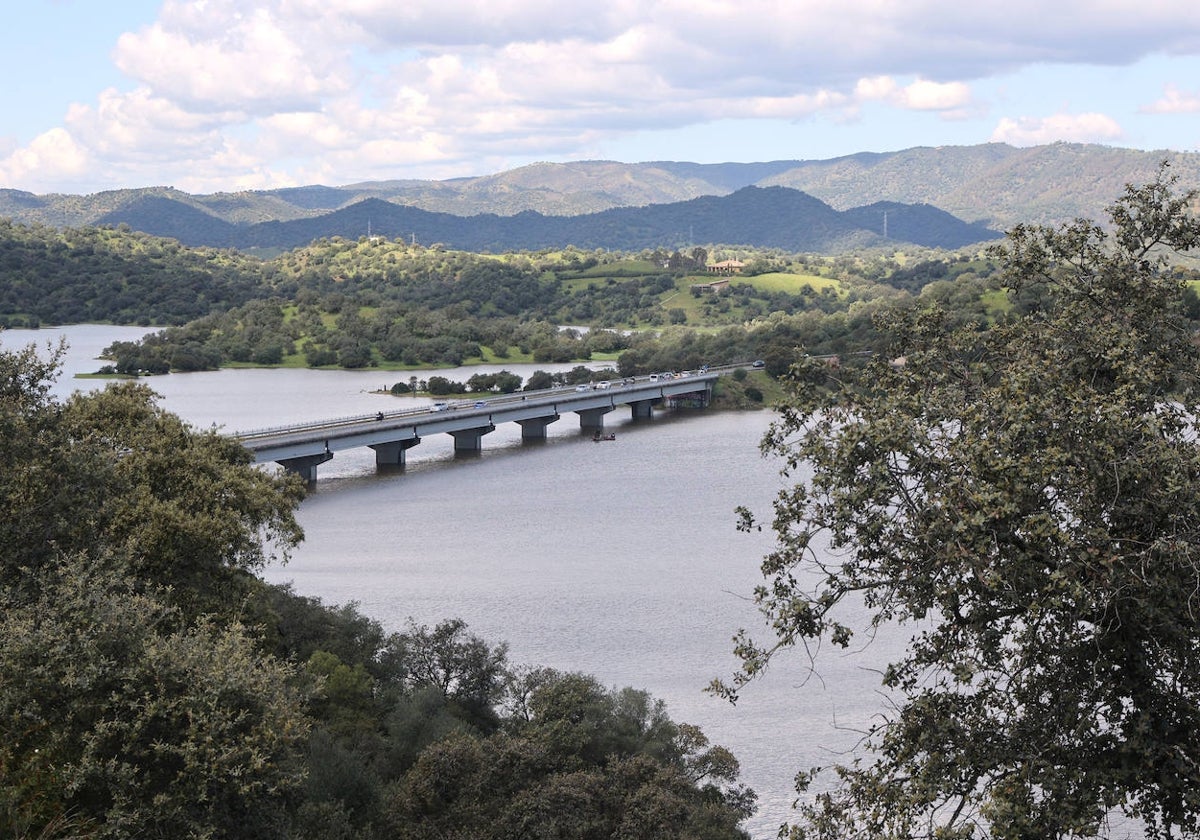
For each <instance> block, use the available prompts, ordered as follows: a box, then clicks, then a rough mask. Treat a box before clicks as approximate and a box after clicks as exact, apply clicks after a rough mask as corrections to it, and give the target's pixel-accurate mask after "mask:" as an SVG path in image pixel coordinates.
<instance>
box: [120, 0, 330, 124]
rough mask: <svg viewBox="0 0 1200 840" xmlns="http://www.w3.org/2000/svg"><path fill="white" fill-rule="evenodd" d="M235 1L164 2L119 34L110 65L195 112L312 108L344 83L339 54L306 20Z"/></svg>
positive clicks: (157, 93) (265, 111)
mask: <svg viewBox="0 0 1200 840" xmlns="http://www.w3.org/2000/svg"><path fill="white" fill-rule="evenodd" d="M217 6H220V7H221V8H215V7H217ZM239 6H240V4H236V3H229V2H223V3H220V4H218V3H215V2H212V3H207V4H203V5H202V8H201V4H196V3H191V4H182V3H168V4H166V7H165V11H164V16H163V18H162V19H160V20H159V21H158V22H157V23H155V24H154V25H152V26H150V27H147V28H145V29H142V30H140V31H139V32H136V33H126V34H125V35H122V36H121V38H120V39H119V40H118V42H117V47H116V50H115V52H114V60H115V62H116V64H117V67H118V68H119V69H120V70H121V71H122V72H124V73H126V74H127V75H129V76H131V77H132V78H134V79H136V80H138V81H139V82H140V83H141V84H143V85H144V86H146V87H148V88H149V89H150V90H152V91H153V92H154V93H155V94H156V95H158V96H162V97H167V98H170V99H173V100H175V101H178V102H179V103H181V105H185V106H186V107H189V108H191V109H194V110H199V111H204V110H216V111H222V110H229V109H231V108H242V109H248V110H252V111H258V112H262V113H270V112H271V111H274V110H286V109H291V108H305V107H315V106H318V105H319V104H320V102H321V98H322V97H323V96H327V95H335V94H339V93H344V92H345V91H346V90H347V89H348V88H349V87H350V79H349V76H348V75H347V73H346V70H347V69H348V68H347V67H346V65H345V58H344V56H342V55H340V54H339V53H338V51H337V50H336V49H331V48H330V46H329V44H328V42H326V43H325V45H324V47H323V46H322V43H321V39H320V38H318V37H317V35H318V33H316V32H314V31H313V29H312V27H311V25H310V23H309V22H308V21H303V20H301V21H297V20H295V19H290V18H287V17H281V16H280V15H279V14H276V13H273V12H272V11H271V10H270V9H267V8H257V9H255V10H253V11H251V12H250V13H248V14H244V13H242V12H241V11H240V10H239ZM284 8H286V7H284ZM198 11H203V12H204V14H202V15H201V14H193V13H194V12H198ZM280 11H283V9H282V8H281V9H280Z"/></svg>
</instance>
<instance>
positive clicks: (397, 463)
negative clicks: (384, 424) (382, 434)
mask: <svg viewBox="0 0 1200 840" xmlns="http://www.w3.org/2000/svg"><path fill="white" fill-rule="evenodd" d="M420 442H421V439H420V438H419V437H412V438H408V439H406V440H393V441H388V442H387V443H373V444H371V448H372V449H374V450H375V466H376V467H400V468H401V469H403V468H404V453H405V452H407V451H408V450H410V449H412V448H413V447H414V446H416V445H417V444H418V443H420Z"/></svg>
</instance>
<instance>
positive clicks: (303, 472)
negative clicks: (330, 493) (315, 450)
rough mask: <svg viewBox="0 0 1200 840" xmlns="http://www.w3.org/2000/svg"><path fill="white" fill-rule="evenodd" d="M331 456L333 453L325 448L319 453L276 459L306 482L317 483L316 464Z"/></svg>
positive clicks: (322, 462) (329, 458)
mask: <svg viewBox="0 0 1200 840" xmlns="http://www.w3.org/2000/svg"><path fill="white" fill-rule="evenodd" d="M332 458H333V453H332V452H330V451H329V450H328V449H326V450H325V451H324V452H322V453H321V454H319V455H303V456H301V457H299V458H284V459H283V460H281V461H276V462H275V463H277V464H279V465H280V466H281V467H283V468H284V469H285V470H290V471H291V472H294V473H296V474H297V475H298V476H300V477H301V478H302V479H304V480H305V482H307V483H308V484H316V483H317V466H318V465H319V464H324V463H325V462H326V461H328V460H331V459H332Z"/></svg>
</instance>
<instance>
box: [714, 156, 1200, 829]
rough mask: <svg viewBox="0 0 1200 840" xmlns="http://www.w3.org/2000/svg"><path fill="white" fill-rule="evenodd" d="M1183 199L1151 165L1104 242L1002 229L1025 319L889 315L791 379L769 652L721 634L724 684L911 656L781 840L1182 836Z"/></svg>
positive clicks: (1187, 525)
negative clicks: (846, 351) (867, 346)
mask: <svg viewBox="0 0 1200 840" xmlns="http://www.w3.org/2000/svg"><path fill="white" fill-rule="evenodd" d="M1194 199H1195V194H1194V193H1192V192H1187V193H1182V194H1180V193H1178V192H1177V191H1176V188H1175V182H1174V180H1173V179H1172V178H1170V177H1169V174H1168V173H1167V171H1166V169H1165V167H1164V169H1163V170H1162V171H1161V172H1160V176H1159V178H1158V179H1157V180H1155V181H1154V182H1153V183H1150V184H1147V185H1144V186H1140V187H1129V188H1127V190H1126V192H1125V194H1124V195H1123V196H1122V197H1121V198H1120V199H1119V200H1118V201H1117V202H1115V203H1114V204H1113V206H1112V207H1111V208H1110V217H1111V225H1110V226H1108V227H1107V228H1105V227H1101V226H1099V225H1096V224H1094V223H1091V222H1088V221H1083V220H1081V221H1078V222H1076V223H1073V224H1070V225H1066V226H1063V227H1061V228H1058V229H1049V228H1044V227H1027V226H1021V227H1018V228H1016V229H1014V230H1013V231H1012V232H1011V233H1010V234H1009V236H1008V239H1007V242H1006V243H1005V244H1004V245H1003V246H1001V247H1000V249H999V250H998V251H997V252H996V254H995V256H996V257H997V258H998V259H999V260H1000V261H1001V263H1002V265H1003V268H1004V276H1005V281H1006V285H1007V287H1008V288H1009V290H1010V292H1011V293H1012V294H1013V295H1025V296H1026V298H1027V299H1028V300H1030V301H1033V302H1034V303H1033V305H1031V306H1029V307H1028V309H1029V312H1028V314H1027V315H1026V316H1024V317H1021V318H1019V319H1014V320H1011V321H1009V322H1007V323H1003V324H1000V325H998V326H996V327H995V328H993V329H991V330H987V331H980V330H978V329H977V328H975V326H974V325H968V326H957V327H956V326H954V325H953V324H952V323H951V322H950V320H949V319H948V318H947V316H946V314H945V313H944V312H941V311H939V310H938V309H937V308H936V307H934V308H929V309H917V308H912V309H908V310H903V311H895V312H892V313H891V314H889V315H886V316H881V317H882V318H883V320H882V321H881V322H880V323H879V327H880V329H881V332H882V333H883V334H886V335H889V336H891V337H892V342H891V344H890V346H889V347H887V349H886V352H884V353H880V354H877V355H875V356H874V357H872V358H871V359H870V360H869V361H867V362H865V363H864V364H862V365H861V366H859V367H854V366H850V365H843V366H842V368H841V369H839V370H838V371H835V372H831V371H830V370H829V369H828V368H827V367H826V366H824V365H822V364H820V363H818V362H816V361H801V362H800V363H798V364H797V365H796V366H795V367H794V369H793V373H792V376H791V378H790V383H789V389H790V395H789V397H788V399H787V401H786V403H785V405H784V406H783V407H782V415H781V417H780V419H779V420H778V421H777V422H776V423H775V424H774V426H773V428H772V430H771V432H769V433H768V435H767V437H766V438H765V439H764V442H763V449H764V451H766V452H768V453H773V454H776V455H779V456H782V458H783V459H784V461H785V468H784V472H785V475H788V476H791V477H792V478H794V479H796V483H795V484H794V486H790V487H789V488H788V489H787V490H785V491H784V492H782V493H781V494H780V495H779V497H778V499H777V501H776V503H775V510H774V520H773V527H774V530H775V532H776V534H777V539H778V542H777V548H776V549H775V550H774V551H773V552H772V553H771V554H770V555H769V556H767V557H766V558H765V560H764V562H763V566H762V568H763V573H764V576H765V578H766V583H765V584H764V585H763V586H761V587H760V588H759V589H758V591H757V600H758V602H759V604H760V606H761V608H762V610H763V612H764V614H765V617H766V619H767V620H768V622H769V626H770V627H771V631H772V634H773V638H772V639H771V641H769V642H767V643H761V642H758V641H755V640H754V639H753V638H752V637H751V635H750V634H746V633H743V634H742V635H741V636H740V637H739V645H738V653H739V655H740V657H741V659H742V660H743V667H742V669H741V671H740V672H739V673H738V674H737V675H736V676H735V678H734V680H733V682H732V684H731V685H726V686H719V689H720V690H723V691H725V692H726V693H727V694H729V695H730V696H732V697H734V698H736V693H737V689H738V687H739V686H740V685H741V684H743V683H744V682H745V681H747V680H749V679H752V678H753V677H754V676H755V675H756V674H757V673H759V672H761V671H762V670H763V669H764V668H766V667H767V666H768V664H769V663H770V661H771V660H772V659H773V658H774V657H776V656H778V655H780V654H781V652H783V651H784V650H786V649H789V648H794V647H797V646H801V647H805V648H808V649H810V650H811V649H813V648H812V647H811V646H810V643H815V642H816V641H818V640H822V639H823V640H827V641H829V642H832V643H833V644H834V645H837V646H842V647H846V646H848V645H849V644H850V643H851V638H852V637H853V636H854V635H855V634H856V633H861V632H863V631H866V632H867V633H872V632H874V633H902V634H905V636H906V638H908V644H907V646H906V648H905V652H904V654H903V655H901V656H900V657H898V658H897V659H896V660H895V661H892V662H891V663H889V664H888V666H887V667H886V670H885V671H884V674H883V680H882V682H883V687H884V688H885V690H886V691H887V693H888V697H889V698H890V699H889V705H888V708H887V709H885V710H882V711H881V712H880V715H879V717H878V718H877V719H876V721H875V722H874V723H873V725H872V726H871V727H870V730H869V734H868V736H867V738H866V742H865V747H866V748H865V749H864V750H863V751H862V752H861V753H859V754H857V755H856V757H854V758H853V760H852V761H849V762H848V763H845V764H842V765H839V766H836V767H834V768H833V776H834V780H833V781H832V782H824V781H823V782H822V789H821V792H819V793H818V792H816V791H817V788H816V786H812V793H808V791H809V790H810V785H811V783H812V782H813V780H814V778H816V775H817V773H818V772H819V768H817V769H814V770H813V771H811V772H805V773H802V774H801V775H800V776H799V777H798V785H799V788H800V790H801V791H802V792H805V795H804V796H803V797H802V802H803V805H802V808H801V818H800V820H799V821H798V823H797V825H796V826H794V827H793V829H792V836H793V837H795V838H825V839H826V840H833V838H838V840H845V839H846V838H864V839H865V838H901V837H903V838H914V837H924V838H934V837H936V838H985V837H986V838H1031V839H1032V838H1067V837H1093V836H1103V835H1105V834H1107V832H1108V830H1109V829H1108V825H1109V822H1108V820H1109V819H1110V817H1111V816H1112V815H1114V814H1116V815H1123V817H1124V818H1126V819H1130V820H1133V821H1135V824H1138V823H1140V824H1141V826H1142V828H1139V829H1137V830H1139V831H1140V830H1144V831H1145V833H1146V835H1147V836H1150V837H1155V838H1167V837H1177V836H1180V834H1181V833H1182V834H1191V833H1194V832H1195V831H1196V830H1197V829H1198V828H1200V738H1198V737H1197V732H1200V614H1198V612H1197V593H1198V592H1200V450H1198V449H1197V447H1196V432H1195V427H1194V422H1193V419H1194V418H1195V417H1196V416H1197V407H1198V405H1197V403H1198V397H1200V390H1198V385H1200V352H1198V350H1197V345H1196V341H1195V338H1194V336H1193V334H1192V332H1191V330H1190V329H1189V328H1188V325H1187V323H1186V321H1185V319H1184V317H1183V308H1184V294H1183V293H1184V288H1183V284H1182V283H1181V282H1180V281H1179V280H1178V279H1177V278H1176V277H1175V275H1174V274H1173V273H1172V272H1171V271H1170V270H1169V268H1168V265H1167V256H1168V254H1170V253H1171V252H1186V251H1188V250H1190V249H1193V248H1195V247H1196V246H1197V245H1198V244H1200V222H1198V221H1197V220H1196V219H1195V218H1194V217H1193V216H1192V215H1190V214H1189V212H1188V210H1189V206H1191V203H1192V202H1193V201H1194ZM742 513H743V522H742V524H743V527H748V528H749V527H756V523H755V520H754V517H753V515H752V513H751V512H749V511H743V512H742ZM852 606H853V607H854V608H858V607H865V609H866V612H867V614H868V615H869V621H868V626H866V627H855V626H853V624H852V623H851V622H850V620H849V619H848V618H847V617H846V616H847V615H848V613H849V612H850V608H851V607H852ZM817 667H819V660H818V663H817ZM827 784H828V785H829V787H825V785H827Z"/></svg>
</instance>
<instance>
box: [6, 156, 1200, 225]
mask: <svg viewBox="0 0 1200 840" xmlns="http://www.w3.org/2000/svg"><path fill="white" fill-rule="evenodd" d="M1164 161H1167V162H1169V163H1170V165H1171V167H1172V171H1173V172H1174V173H1175V174H1177V175H1179V176H1180V178H1181V181H1182V185H1183V186H1184V187H1185V188H1186V187H1191V186H1195V185H1200V154H1197V153H1191V152H1176V151H1169V150H1161V151H1138V150H1131V149H1119V148H1115V147H1108V146H1099V145H1086V144H1069V143H1055V144H1050V145H1045V146H1034V147H1028V148H1017V147H1013V146H1008V145H1005V144H1000V143H988V144H981V145H976V146H944V147H914V148H910V149H905V150H901V151H897V152H858V153H855V154H850V155H845V156H841V157H836V158H829V159H824V160H776V161H765V162H757V163H732V162H729V163H692V162H686V161H650V162H642V163H619V162H615V161H575V162H567V163H534V164H529V165H526V166H522V167H518V168H515V169H512V170H507V171H504V172H498V173H493V174H490V175H482V176H472V177H462V178H454V179H450V180H445V181H428V180H417V179H399V180H390V181H366V182H359V183H354V184H347V185H344V186H340V187H334V186H324V185H316V184H314V185H307V186H300V187H285V188H279V189H273V190H256V191H244V192H227V193H213V194H209V195H191V194H188V193H186V192H183V191H180V190H176V189H174V188H173V187H167V186H158V187H145V188H129V189H122V190H110V191H105V192H100V193H94V194H91V195H87V196H72V195H65V194H49V195H44V196H39V195H35V194H33V193H28V192H23V191H20V190H12V189H0V217H8V218H11V219H12V220H14V221H17V222H21V223H26V224H46V225H51V226H55V227H78V226H85V225H90V224H114V225H119V224H129V225H130V226H132V227H135V228H137V229H139V230H145V229H146V228H147V227H155V228H157V230H147V231H146V232H149V233H159V234H161V235H168V236H177V234H180V233H182V234H183V235H185V236H187V235H190V234H191V233H193V232H195V231H196V230H199V231H201V232H202V235H203V237H207V239H206V242H208V243H209V244H217V243H218V240H217V239H214V238H213V237H215V236H216V235H217V233H218V232H221V236H223V237H224V239H223V240H220V241H221V242H222V243H223V244H232V243H233V242H234V241H235V240H249V239H257V240H260V241H263V240H265V239H266V238H268V237H267V233H266V232H267V231H269V230H271V227H270V226H272V225H284V226H285V227H284V228H282V229H283V230H286V229H288V228H287V226H288V225H290V226H291V228H292V229H294V230H297V231H298V230H312V231H320V230H322V225H321V224H319V223H318V224H308V223H309V222H312V220H315V219H321V218H325V217H330V216H332V214H336V213H339V212H345V211H348V210H349V208H351V207H354V206H355V205H357V204H361V203H362V202H364V201H367V200H377V201H383V202H386V203H387V204H389V205H391V206H394V207H401V208H412V209H416V210H421V211H425V212H427V213H431V214H442V215H441V216H439V217H438V218H440V219H441V220H442V221H443V222H444V223H445V226H446V227H447V228H448V229H457V228H459V227H461V224H462V223H461V222H460V221H456V220H454V219H448V218H446V217H447V216H451V217H457V218H458V219H463V218H473V219H475V220H476V223H477V224H479V225H481V226H483V227H485V228H487V227H490V228H492V229H497V230H498V229H500V228H502V227H503V225H501V224H500V223H499V222H498V221H496V219H493V218H492V217H497V218H498V219H499V218H517V217H520V216H522V214H526V213H529V212H534V213H537V214H539V215H540V216H541V223H542V224H544V225H546V226H547V228H548V229H551V228H560V227H564V226H566V227H569V225H563V224H562V223H561V221H560V220H562V219H570V218H578V217H582V216H589V215H591V216H595V215H597V214H601V213H604V212H607V211H611V210H618V209H626V210H632V209H636V208H652V207H661V206H670V205H677V204H684V203H686V202H688V201H693V200H696V199H699V198H702V197H706V196H707V197H723V196H729V195H732V194H734V193H736V192H737V191H738V190H741V189H744V188H746V187H759V188H768V187H786V188H789V189H792V190H797V191H800V192H802V193H805V194H807V195H809V196H812V197H813V198H815V199H818V200H820V201H822V202H824V203H825V204H827V205H828V206H829V207H830V208H832V209H833V210H835V211H839V212H845V211H854V212H855V213H856V214H858V216H859V217H860V220H859V221H860V224H862V225H867V222H868V221H869V219H868V217H869V215H870V213H871V212H878V213H879V214H880V216H881V215H882V204H883V203H887V202H892V203H894V204H896V205H905V206H928V207H933V208H937V209H939V210H941V211H943V212H945V213H947V214H950V215H951V216H954V217H956V218H957V219H958V220H962V221H963V222H964V223H966V224H968V225H971V226H973V227H980V226H982V227H986V228H988V229H990V230H992V231H997V232H998V231H1003V230H1005V229H1008V228H1010V227H1012V226H1013V225H1015V224H1017V223H1019V222H1031V223H1039V224H1050V225H1054V224H1060V223H1063V222H1067V221H1070V220H1072V219H1074V218H1078V217H1085V218H1093V219H1098V220H1102V219H1103V218H1104V210H1105V208H1106V207H1107V206H1108V204H1110V203H1111V202H1112V201H1113V200H1114V199H1115V198H1117V197H1118V196H1119V195H1120V194H1121V193H1122V191H1123V189H1124V186H1125V185H1126V184H1130V183H1133V184H1137V183H1145V182H1147V181H1149V180H1151V179H1152V178H1153V177H1154V175H1155V172H1156V171H1157V169H1158V167H1159V165H1160V164H1161V163H1162V162H1164ZM149 199H154V200H149ZM876 205H879V207H877V206H876ZM862 208H874V210H870V211H864V210H863V209H862ZM385 210H386V211H387V213H386V214H385V215H391V211H390V209H389V208H377V209H376V211H375V212H379V213H383V212H384V211H385ZM655 212H661V213H662V214H664V215H668V216H669V215H671V213H672V212H674V211H655ZM156 213H157V214H161V219H160V220H158V221H154V219H155V214H156ZM349 215H350V216H351V217H353V216H354V215H355V213H350V214H349ZM635 215H636V214H635ZM526 218H529V217H526ZM416 219H417V217H412V219H411V220H410V225H409V226H410V227H411V226H412V225H413V224H415V222H416ZM898 220H899V217H896V221H898ZM326 221H327V223H328V224H326V226H325V227H326V228H328V230H329V232H328V233H319V234H318V235H345V234H340V233H334V232H333V228H332V227H330V225H331V224H332V225H336V224H340V221H341V220H340V219H339V218H338V217H336V216H334V217H333V218H328V219H326ZM427 221H429V220H428V219H422V220H421V222H422V225H423V224H424V223H425V222H427ZM596 221H602V222H606V223H607V222H610V221H611V219H607V218H605V217H600V218H598V219H596ZM694 224H695V223H694V222H693V223H691V226H692V227H694ZM256 225H267V226H268V227H265V228H255V226H256ZM875 227H876V226H874V225H867V226H866V227H865V228H863V229H864V230H867V231H871V230H874V229H875ZM422 230H423V231H424V232H425V233H426V234H428V235H429V236H430V237H431V238H432V241H445V242H447V244H449V243H450V241H451V239H452V237H450V236H446V235H438V234H437V233H436V232H435V231H432V230H429V229H426V228H424V227H423V228H422ZM904 230H905V229H904V227H903V226H901V227H899V228H895V229H892V228H891V226H890V225H889V231H888V233H889V238H893V239H896V238H899V237H900V235H901V232H902V231H904ZM365 232H366V231H365V229H364V230H362V231H359V232H357V233H356V234H355V235H359V234H361V233H365ZM381 233H382V231H381ZM413 233H416V231H415V230H411V231H409V234H408V235H412V234H413ZM387 235H392V234H390V233H389V234H387ZM599 238H600V237H599V236H598V235H596V236H592V239H596V240H597V241H598V240H599ZM859 238H863V237H859ZM866 238H868V239H869V237H866ZM953 238H954V237H953V236H951V237H950V239H953ZM690 239H691V238H690V237H688V240H690ZM843 239H844V238H843ZM181 241H183V240H181ZM695 241H706V242H707V241H716V240H708V239H701V238H700V237H699V236H698V235H697V236H696V238H695ZM555 244H564V243H555ZM572 244H578V243H572ZM659 244H661V243H659ZM739 244H755V243H753V242H745V243H739ZM259 247H280V246H259ZM581 247H582V246H581ZM781 247H782V246H781Z"/></svg>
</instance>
